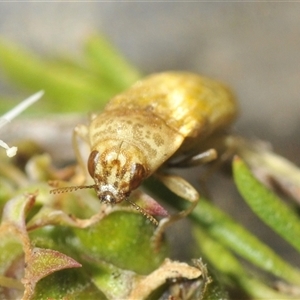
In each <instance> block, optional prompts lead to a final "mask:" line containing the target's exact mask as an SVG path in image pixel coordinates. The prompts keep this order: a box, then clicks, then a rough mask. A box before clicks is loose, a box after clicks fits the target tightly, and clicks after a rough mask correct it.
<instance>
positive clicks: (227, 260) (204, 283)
mask: <svg viewBox="0 0 300 300" xmlns="http://www.w3.org/2000/svg"><path fill="white" fill-rule="evenodd" d="M0 70H1V71H2V72H4V73H5V75H6V76H7V77H8V78H10V79H11V80H12V81H13V82H15V83H17V84H18V85H19V86H20V87H25V88H26V89H31V90H33V91H37V90H40V89H43V90H44V91H45V99H43V101H42V102H43V103H39V104H38V105H36V106H35V107H32V108H30V110H31V112H34V111H38V112H39V114H40V113H41V111H42V112H43V113H44V115H46V113H50V112H51V113H52V112H59V113H67V112H74V111H78V112H81V113H86V112H88V111H91V110H93V109H97V110H99V109H101V108H102V107H103V106H104V104H105V102H106V101H107V100H108V99H109V98H110V97H111V96H112V95H114V94H116V93H118V92H119V91H121V90H123V89H124V88H126V87H127V86H129V85H130V84H132V83H133V82H134V81H136V80H137V79H138V78H139V77H140V75H139V72H138V71H137V70H136V69H135V68H133V67H132V66H131V65H130V64H128V63H127V62H126V60H124V59H123V58H122V56H121V55H119V54H118V52H117V51H116V50H115V49H114V48H113V47H112V46H111V45H110V44H109V43H108V42H107V41H106V40H105V39H104V38H103V37H101V36H97V35H93V36H92V37H90V38H89V39H88V40H87V42H86V45H85V49H84V60H83V61H81V62H78V61H75V60H72V59H71V58H69V57H67V58H63V59H62V58H60V59H53V60H49V59H48V60H45V59H41V58H37V57H36V56H35V55H32V54H31V53H29V52H27V51H24V50H22V49H20V48H18V47H16V46H14V45H12V44H9V43H8V42H6V41H1V42H0ZM2 98H3V100H2V101H1V102H0V103H1V105H0V111H1V112H2V113H4V112H5V111H7V110H8V107H9V106H10V105H11V103H12V102H11V101H4V99H8V97H2ZM7 126H9V125H7ZM32 138H33V139H34V137H32ZM236 141H238V142H237V145H238V146H237V147H236V153H237V154H239V155H240V157H242V159H244V160H242V159H241V158H238V157H236V158H235V159H234V162H233V178H234V181H235V184H236V187H237V189H238V191H239V192H240V194H241V195H242V197H243V198H244V200H245V201H246V202H247V204H248V205H249V207H250V208H251V209H252V210H253V212H254V213H255V214H256V215H257V216H258V217H259V218H261V219H262V220H263V221H264V222H265V223H266V224H267V225H268V226H269V227H270V228H272V229H273V230H274V231H275V232H276V233H277V234H278V235H279V236H280V237H281V238H282V239H284V240H286V241H287V242H288V243H289V244H290V245H292V246H293V247H294V248H295V249H296V250H297V251H300V244H299V238H298V237H299V236H300V220H299V216H298V214H297V212H296V211H295V210H294V209H293V208H292V207H290V206H288V205H287V204H286V203H284V202H283V201H282V200H281V199H280V198H278V196H277V195H275V194H274V193H273V192H271V191H270V190H269V189H268V188H266V187H265V186H264V185H263V184H262V183H260V182H259V181H258V180H257V179H256V178H255V177H254V175H253V174H252V172H251V171H250V169H249V167H248V166H247V164H248V165H249V166H250V167H251V169H252V170H254V171H255V170H257V165H256V163H257V161H258V160H259V159H261V158H262V157H264V159H263V161H262V162H260V163H259V166H262V165H263V163H266V162H269V161H270V159H271V158H272V163H269V164H268V165H267V164H266V165H265V166H264V171H265V172H267V175H268V178H270V177H272V178H273V179H274V178H275V179H276V180H277V182H278V183H279V184H282V186H283V187H285V188H286V190H287V191H290V190H291V189H290V188H289V187H290V186H291V185H289V183H292V187H293V191H294V190H295V189H296V188H298V190H299V183H298V181H297V179H295V178H297V176H298V174H299V173H298V172H299V171H298V169H296V168H294V167H290V166H289V167H287V165H288V164H287V163H285V162H283V161H282V160H281V159H280V158H278V157H276V163H275V162H274V159H275V156H274V154H273V153H272V152H270V151H269V152H268V151H267V152H266V151H261V148H259V147H258V148H257V149H255V150H254V151H253V152H252V153H250V154H249V151H248V150H249V149H250V148H251V147H252V146H253V144H252V143H248V142H245V141H244V140H239V139H236ZM58 147H59V146H58ZM24 153H26V155H25V154H24ZM266 153H267V154H266ZM0 156H1V158H0V209H1V212H2V218H1V226H0V271H1V274H0V298H1V299H4V298H5V299H16V298H21V297H23V299H49V298H53V299H66V298H68V299H83V298H85V299H167V298H168V297H169V296H170V295H173V296H174V299H175V298H176V297H179V296H178V295H181V296H182V298H183V299H221V298H222V299H226V298H227V297H228V294H227V292H226V291H225V290H224V287H225V288H228V289H235V290H236V289H238V290H239V292H240V293H242V294H246V295H248V296H249V297H251V298H271V299H275V298H276V299H282V298H284V299H288V298H292V297H293V296H295V295H296V297H297V295H298V297H299V287H297V285H298V286H299V282H300V271H299V270H298V269H297V268H296V267H294V266H291V265H290V264H289V263H288V262H286V261H285V260H284V259H283V258H281V257H280V256H279V255H278V254H277V253H276V252H275V251H274V250H273V249H271V248H270V247H269V246H267V245H266V244H265V243H264V242H263V241H261V240H259V239H258V238H257V237H256V236H254V235H253V234H252V233H250V231H248V230H247V229H246V228H244V227H243V226H242V225H241V224H239V223H238V222H236V221H235V220H234V219H233V218H232V217H230V216H228V215H227V214H226V213H224V212H223V211H221V210H220V209H219V208H218V207H216V206H215V205H214V204H212V203H211V202H210V201H208V200H206V199H204V198H201V199H200V201H199V204H198V206H197V207H196V209H195V210H194V211H193V213H192V214H191V220H192V227H193V234H194V236H195V238H196V244H197V250H195V253H196V256H197V257H198V258H199V257H203V259H205V261H207V263H209V267H208V273H207V269H206V266H205V265H204V264H203V263H202V262H201V260H200V259H198V260H195V261H194V262H193V266H191V265H188V264H186V263H183V262H174V261H171V260H170V259H168V258H167V256H168V246H167V244H166V243H165V242H164V243H163V245H162V247H161V248H160V249H159V251H156V250H157V249H154V247H153V244H152V243H151V238H152V236H153V232H154V230H155V228H154V226H153V224H151V223H149V221H148V220H147V219H146V218H144V217H143V216H142V215H141V214H137V213H136V212H134V211H132V210H131V209H130V207H128V205H126V203H125V204H122V205H118V206H116V207H113V208H112V207H109V206H107V205H101V204H100V203H99V201H98V199H97V197H96V196H95V195H94V193H93V191H87V190H82V191H77V192H76V193H65V194H60V195H50V194H49V186H48V183H47V182H48V180H63V181H69V182H70V183H71V182H75V181H76V180H77V175H78V174H77V171H76V166H73V165H68V166H66V167H64V168H60V169H57V168H56V167H54V165H53V163H52V161H51V158H50V156H49V154H47V153H43V154H41V152H40V150H39V149H38V148H37V147H32V146H26V147H25V149H23V150H22V149H21V150H20V151H19V153H18V154H17V156H16V157H15V158H14V159H10V158H8V157H6V156H5V153H4V151H3V153H2V152H1V153H0ZM24 160H25V161H24ZM244 161H246V163H247V164H246V163H245V162H244ZM279 161H280V162H281V163H283V165H284V168H280V170H278V169H276V170H275V169H274V166H278V165H279ZM20 162H22V163H20ZM283 169H284V170H286V169H287V170H289V172H288V174H290V175H286V176H284V178H285V179H287V181H284V182H283V179H282V177H283V176H280V175H282V174H283ZM291 174H292V175H293V176H291ZM294 175H295V176H294ZM145 187H146V188H147V189H149V190H150V191H151V192H152V193H153V194H154V195H155V197H159V198H161V199H163V200H164V201H166V202H168V203H169V204H170V205H172V206H174V207H176V208H178V209H183V208H185V207H186V205H187V204H186V201H183V200H182V199H180V198H179V197H177V196H175V195H174V194H172V193H171V192H170V191H169V190H167V189H166V188H165V187H164V186H162V184H160V183H159V182H157V181H155V180H154V179H153V178H150V179H149V180H148V181H147V182H146V183H145ZM287 194H289V195H290V194H292V196H295V195H296V197H297V194H295V193H294V192H293V193H288V192H287ZM141 198H143V197H141ZM134 200H135V201H139V203H141V206H142V207H145V206H143V204H144V205H148V206H150V207H148V209H150V211H151V209H152V211H160V212H161V214H163V213H162V212H163V209H161V210H157V207H160V206H159V205H158V204H153V203H152V202H151V204H150V205H149V203H148V204H145V203H143V201H144V199H140V195H139V194H136V195H135V199H134ZM183 246H184V245H178V247H183ZM241 258H242V260H243V261H246V262H247V264H248V265H253V266H256V268H257V270H256V273H255V275H254V276H253V272H252V271H251V270H252V269H251V268H248V267H247V264H246V265H245V264H243V263H242V262H241ZM211 270H214V272H211ZM258 270H260V272H258ZM214 274H215V275H214ZM266 274H269V275H270V276H269V277H267V276H266ZM266 278H267V279H266ZM274 278H275V279H276V280H274ZM275 283H277V288H274V286H275ZM297 293H298V294H297ZM176 299H177V298H176ZM178 299H179V298H178Z"/></svg>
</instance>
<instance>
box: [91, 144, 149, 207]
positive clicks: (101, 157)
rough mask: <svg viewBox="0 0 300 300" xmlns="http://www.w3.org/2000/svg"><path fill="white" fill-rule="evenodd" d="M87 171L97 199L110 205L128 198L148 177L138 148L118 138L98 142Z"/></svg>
mask: <svg viewBox="0 0 300 300" xmlns="http://www.w3.org/2000/svg"><path fill="white" fill-rule="evenodd" d="M88 170H89V173H90V175H91V176H92V178H93V179H94V181H95V189H96V192H97V195H98V198H99V199H100V200H101V201H103V202H106V203H109V204H115V203H118V202H121V201H123V200H124V199H126V198H127V197H128V196H129V194H130V192H131V191H132V190H134V189H136V188H137V187H138V186H139V185H140V184H141V182H142V181H143V179H144V178H145V177H147V171H146V170H147V166H145V163H144V161H143V159H142V158H141V155H140V152H139V149H137V148H136V147H134V146H132V145H129V144H128V143H126V142H124V141H118V140H110V141H103V142H102V143H99V144H98V145H97V147H96V148H95V149H94V150H93V151H92V152H91V154H90V157H89V160H88Z"/></svg>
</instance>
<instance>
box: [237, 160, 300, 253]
mask: <svg viewBox="0 0 300 300" xmlns="http://www.w3.org/2000/svg"><path fill="white" fill-rule="evenodd" d="M233 172H234V180H235V183H236V185H237V188H238V190H239V192H240V193H241V195H242V196H243V198H244V199H245V201H246V202H247V203H248V205H249V206H250V208H251V209H252V210H253V212H254V213H255V214H256V215H257V216H258V217H259V218H260V219H262V220H263V221H264V222H265V223H266V224H267V225H268V226H270V227H271V228H272V229H273V230H274V231H275V232H277V233H278V234H279V235H280V236H281V237H282V238H283V239H285V240H286V241H287V242H288V243H290V244H291V245H292V246H293V247H294V248H296V249H297V250H298V251H300V238H299V237H300V219H299V217H298V215H297V214H296V213H295V212H294V211H293V210H292V209H291V208H289V207H288V206H287V205H286V204H284V203H283V202H282V200H281V199H280V198H279V197H277V196H276V195H275V194H274V193H272V192H271V191H270V190H268V189H267V188H266V187H265V186H263V185H262V184H261V183H260V182H259V181H258V180H257V179H256V178H255V177H254V176H253V175H252V173H251V171H250V170H249V168H248V167H247V166H246V164H245V163H244V162H243V161H242V160H241V159H239V158H235V160H234V164H233Z"/></svg>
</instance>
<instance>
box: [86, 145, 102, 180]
mask: <svg viewBox="0 0 300 300" xmlns="http://www.w3.org/2000/svg"><path fill="white" fill-rule="evenodd" d="M98 160H99V152H98V151H96V150H94V151H92V152H91V154H90V156H89V159H88V171H89V173H90V175H91V176H92V178H94V177H95V169H96V165H97V163H98Z"/></svg>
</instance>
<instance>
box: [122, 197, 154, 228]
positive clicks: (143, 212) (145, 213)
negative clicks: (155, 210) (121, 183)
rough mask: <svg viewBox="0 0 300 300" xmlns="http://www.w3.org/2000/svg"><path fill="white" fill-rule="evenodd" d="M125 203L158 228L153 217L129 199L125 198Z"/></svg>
mask: <svg viewBox="0 0 300 300" xmlns="http://www.w3.org/2000/svg"><path fill="white" fill-rule="evenodd" d="M126 201H127V202H129V203H130V205H131V206H133V207H134V208H135V209H136V210H137V211H138V212H140V213H141V214H142V215H143V216H144V217H146V218H147V219H148V220H149V221H151V222H152V223H153V224H154V225H156V226H158V221H157V220H156V219H155V218H154V217H153V216H151V215H150V214H148V213H147V212H146V211H145V210H144V209H142V208H141V207H140V206H139V205H137V204H136V203H135V202H133V201H131V200H130V199H129V198H126Z"/></svg>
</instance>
